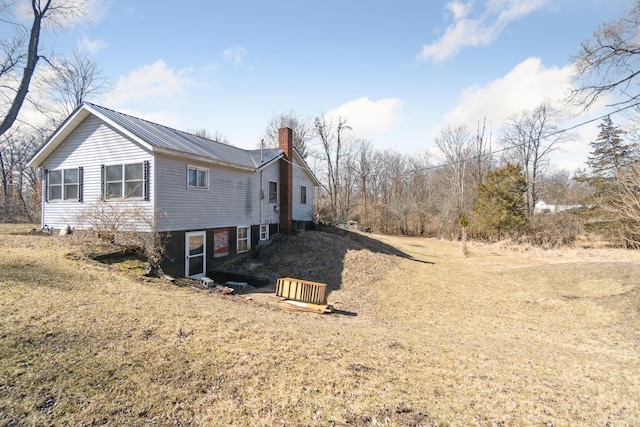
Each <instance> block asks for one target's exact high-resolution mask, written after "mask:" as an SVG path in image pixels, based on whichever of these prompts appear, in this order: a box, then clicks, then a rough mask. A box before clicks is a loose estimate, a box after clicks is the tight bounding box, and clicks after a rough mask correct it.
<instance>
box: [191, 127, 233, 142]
mask: <svg viewBox="0 0 640 427" xmlns="http://www.w3.org/2000/svg"><path fill="white" fill-rule="evenodd" d="M187 132H188V133H191V134H193V135H195V136H199V137H201V138H206V139H210V140H211V141H216V142H221V143H223V144H227V145H229V144H230V142H229V138H228V137H227V135H225V134H224V133H222V132H220V131H215V132H211V131H209V130H208V129H205V128H200V129H191V130H188V131H187Z"/></svg>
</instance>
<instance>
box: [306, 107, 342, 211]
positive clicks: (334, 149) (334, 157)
mask: <svg viewBox="0 0 640 427" xmlns="http://www.w3.org/2000/svg"><path fill="white" fill-rule="evenodd" d="M350 129H351V128H350V127H349V126H347V122H346V120H344V119H343V118H341V117H340V118H338V122H337V124H335V125H334V123H333V121H332V120H330V119H327V118H326V117H324V116H320V117H316V119H315V121H314V132H315V134H316V135H317V137H318V138H319V139H320V146H321V150H322V154H321V157H322V160H323V162H324V167H325V168H326V176H327V181H326V184H325V190H326V191H327V194H328V196H329V202H330V209H331V215H332V216H333V218H332V220H334V221H335V220H337V219H338V217H339V216H342V212H341V211H340V206H339V204H338V203H339V193H340V189H341V184H342V183H341V179H340V178H341V175H340V166H341V164H340V162H341V161H342V160H343V157H344V155H345V153H346V152H347V147H348V142H346V140H345V135H344V132H345V131H346V130H350Z"/></svg>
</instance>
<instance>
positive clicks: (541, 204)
mask: <svg viewBox="0 0 640 427" xmlns="http://www.w3.org/2000/svg"><path fill="white" fill-rule="evenodd" d="M586 207H587V206H586V205H554V204H551V203H546V202H545V201H544V200H538V201H537V202H536V206H535V209H534V212H535V213H541V214H543V213H558V212H564V211H570V210H572V209H582V208H586Z"/></svg>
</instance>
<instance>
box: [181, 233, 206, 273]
mask: <svg viewBox="0 0 640 427" xmlns="http://www.w3.org/2000/svg"><path fill="white" fill-rule="evenodd" d="M195 236H202V254H197V255H190V254H189V238H190V237H195ZM184 252H185V261H184V262H185V264H184V275H185V277H191V278H194V279H198V278H201V277H204V276H206V274H207V233H206V231H188V232H186V233H185V248H184ZM200 256H201V257H202V270H203V272H202V273H197V274H191V275H189V273H190V271H189V260H190V259H191V258H195V257H200Z"/></svg>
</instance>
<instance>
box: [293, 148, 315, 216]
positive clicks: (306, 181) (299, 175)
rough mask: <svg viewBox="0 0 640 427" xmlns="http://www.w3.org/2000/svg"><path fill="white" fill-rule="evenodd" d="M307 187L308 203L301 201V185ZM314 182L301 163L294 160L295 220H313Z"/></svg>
mask: <svg viewBox="0 0 640 427" xmlns="http://www.w3.org/2000/svg"><path fill="white" fill-rule="evenodd" d="M303 185H304V186H305V187H307V203H306V204H304V205H303V204H302V203H300V187H301V186H303ZM313 189H314V188H313V182H312V181H311V179H310V178H309V175H308V174H307V172H306V170H305V169H303V168H302V166H301V165H300V163H298V162H297V161H295V160H294V162H293V220H294V221H311V220H313V193H314V191H313Z"/></svg>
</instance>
